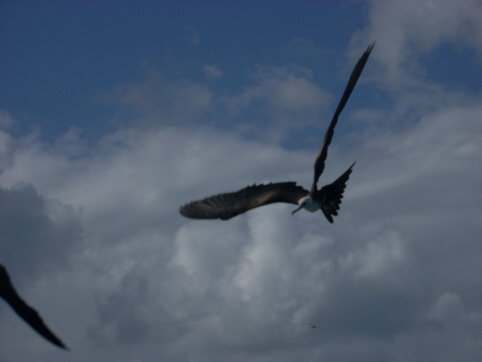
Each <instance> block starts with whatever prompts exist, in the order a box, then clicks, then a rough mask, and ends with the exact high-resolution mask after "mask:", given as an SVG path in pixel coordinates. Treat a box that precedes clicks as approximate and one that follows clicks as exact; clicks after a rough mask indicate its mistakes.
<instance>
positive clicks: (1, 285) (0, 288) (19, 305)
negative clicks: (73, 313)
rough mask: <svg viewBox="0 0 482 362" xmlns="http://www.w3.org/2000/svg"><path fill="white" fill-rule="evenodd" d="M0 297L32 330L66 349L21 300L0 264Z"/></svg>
mask: <svg viewBox="0 0 482 362" xmlns="http://www.w3.org/2000/svg"><path fill="white" fill-rule="evenodd" d="M0 297H1V298H3V299H4V300H5V301H6V302H7V303H8V304H9V305H10V306H11V307H12V309H13V310H14V311H15V313H17V314H18V315H19V317H20V318H22V319H23V320H24V321H25V322H27V324H29V325H30V326H31V327H32V328H33V329H34V330H36V331H37V333H38V334H40V335H41V336H42V337H44V338H45V339H47V340H48V341H50V342H52V343H53V344H55V345H56V346H58V347H60V348H63V349H67V347H66V346H65V345H64V343H63V342H62V341H61V340H60V339H58V338H57V337H56V336H55V334H53V333H52V332H51V331H50V329H49V328H48V327H47V326H46V325H45V323H44V321H43V320H42V318H41V317H40V315H39V314H38V313H37V311H36V310H35V309H33V308H32V307H30V306H29V305H28V304H27V303H25V302H24V301H23V299H22V298H20V296H19V295H18V294H17V292H16V290H15V288H14V287H13V285H12V282H11V281H10V276H9V275H8V272H7V269H5V267H4V266H3V265H1V264H0Z"/></svg>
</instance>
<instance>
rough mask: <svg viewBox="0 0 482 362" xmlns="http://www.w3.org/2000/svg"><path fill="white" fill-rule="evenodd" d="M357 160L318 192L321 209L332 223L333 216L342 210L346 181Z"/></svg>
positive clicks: (317, 199)
mask: <svg viewBox="0 0 482 362" xmlns="http://www.w3.org/2000/svg"><path fill="white" fill-rule="evenodd" d="M354 165H355V162H353V164H352V165H351V166H350V168H349V169H348V170H346V171H345V172H344V173H343V174H342V175H341V176H340V177H338V178H337V179H336V180H335V181H334V182H333V183H331V184H329V185H326V186H323V187H322V188H321V190H320V191H318V192H317V193H316V201H318V203H320V205H321V211H322V212H323V214H324V215H325V216H326V218H327V219H328V221H329V222H330V223H333V216H332V215H334V216H337V215H338V210H340V204H341V199H342V198H343V192H344V191H345V187H346V183H347V181H348V179H349V178H350V174H351V171H352V168H353V166H354Z"/></svg>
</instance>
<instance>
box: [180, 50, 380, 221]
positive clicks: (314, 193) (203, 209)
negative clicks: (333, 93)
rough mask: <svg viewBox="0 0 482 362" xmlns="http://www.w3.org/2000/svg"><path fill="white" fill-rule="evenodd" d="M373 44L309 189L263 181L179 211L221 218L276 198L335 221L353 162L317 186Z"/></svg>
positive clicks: (352, 81)
mask: <svg viewBox="0 0 482 362" xmlns="http://www.w3.org/2000/svg"><path fill="white" fill-rule="evenodd" d="M373 46H374V44H372V45H370V46H369V47H368V48H367V50H366V51H365V52H364V53H363V55H362V56H361V57H360V59H359V60H358V62H357V64H356V65H355V68H354V69H353V71H352V73H351V76H350V79H349V80H348V84H347V85H346V87H345V91H344V92H343V95H342V97H341V99H340V102H339V103H338V107H337V108H336V110H335V113H334V115H333V118H332V120H331V123H330V126H329V127H328V130H327V131H326V134H325V138H324V139H323V143H322V145H321V149H320V151H319V153H318V156H317V157H316V161H315V164H314V174H313V184H312V186H311V190H310V191H308V190H306V189H304V188H303V187H301V186H298V185H296V182H278V183H269V184H261V185H256V184H255V185H252V186H248V187H246V188H244V189H242V190H240V191H237V192H231V193H224V194H219V195H214V196H211V197H207V198H205V199H202V200H199V201H194V202H191V203H189V204H187V205H184V206H182V207H181V208H180V210H179V211H180V213H181V214H182V215H183V216H185V217H189V218H192V219H222V220H227V219H230V218H232V217H234V216H236V215H239V214H242V213H244V212H246V211H248V210H251V209H254V208H256V207H259V206H264V205H268V204H272V203H275V202H283V203H288V204H295V205H298V208H297V209H296V210H294V211H293V212H292V214H294V213H295V212H296V211H298V210H300V209H302V208H304V209H305V210H307V211H309V212H315V211H316V210H319V209H321V211H322V212H323V214H324V215H325V217H326V218H327V219H328V221H329V222H330V223H333V216H337V215H338V210H339V209H340V204H341V200H342V198H343V192H344V191H345V187H346V183H347V181H348V178H349V177H350V174H351V172H352V168H353V165H354V164H355V163H353V164H352V165H351V166H350V167H349V168H348V170H346V171H345V172H344V173H343V174H342V175H341V176H340V177H338V178H337V179H336V180H335V181H334V182H333V183H331V184H329V185H326V186H324V187H322V188H321V189H319V190H318V187H317V184H318V180H319V178H320V175H321V174H322V173H323V170H324V168H325V161H326V157H327V156H328V146H329V145H330V142H331V139H332V137H333V133H334V129H335V126H336V123H337V121H338V116H339V115H340V113H341V111H342V110H343V108H344V107H345V105H346V102H347V101H348V98H349V97H350V95H351V92H352V91H353V89H354V88H355V85H356V83H357V81H358V78H359V77H360V75H361V73H362V71H363V68H364V67H365V64H366V62H367V60H368V57H369V56H370V53H371V51H372V49H373Z"/></svg>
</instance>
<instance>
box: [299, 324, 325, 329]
mask: <svg viewBox="0 0 482 362" xmlns="http://www.w3.org/2000/svg"><path fill="white" fill-rule="evenodd" d="M303 324H306V325H307V326H310V327H311V328H312V329H316V328H318V329H321V330H323V328H321V327H319V326H317V325H316V324H312V323H303Z"/></svg>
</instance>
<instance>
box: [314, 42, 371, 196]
mask: <svg viewBox="0 0 482 362" xmlns="http://www.w3.org/2000/svg"><path fill="white" fill-rule="evenodd" d="M374 46H375V43H373V44H371V45H370V46H369V47H368V48H367V50H365V52H364V53H363V54H362V56H361V57H360V59H359V60H358V62H357V63H356V65H355V68H353V71H352V73H351V75H350V79H349V80H348V83H347V85H346V87H345V91H344V92H343V95H342V96H341V99H340V102H339V103H338V107H336V111H335V113H334V115H333V118H332V119H331V123H330V126H329V127H328V129H327V130H326V133H325V137H324V139H323V143H322V144H321V148H320V151H319V153H318V156H317V157H316V160H315V164H314V176H313V184H312V186H311V194H312V195H313V194H314V193H315V192H316V190H317V184H318V180H319V178H320V175H321V174H322V172H323V170H324V168H325V161H326V157H327V156H328V146H329V145H330V143H331V139H332V138H333V134H334V130H335V126H336V123H337V122H338V116H339V115H340V113H341V111H342V110H343V108H344V107H345V105H346V102H347V101H348V98H350V95H351V92H352V91H353V89H354V88H355V85H356V83H357V81H358V78H360V75H361V73H362V71H363V68H364V67H365V64H366V62H367V60H368V57H369V56H370V53H371V51H372V49H373V47H374Z"/></svg>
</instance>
